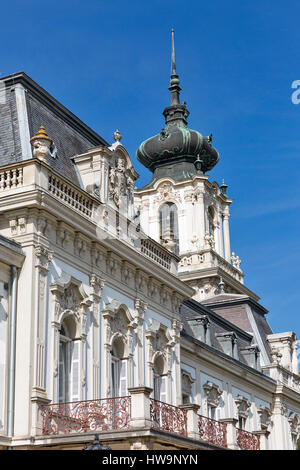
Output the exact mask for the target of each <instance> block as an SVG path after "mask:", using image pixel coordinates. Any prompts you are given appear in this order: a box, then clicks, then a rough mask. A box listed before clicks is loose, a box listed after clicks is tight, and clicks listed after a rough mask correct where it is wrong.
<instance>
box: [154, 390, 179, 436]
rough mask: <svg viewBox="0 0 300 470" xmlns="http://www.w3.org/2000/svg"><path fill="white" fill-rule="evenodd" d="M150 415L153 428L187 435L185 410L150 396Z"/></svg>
mask: <svg viewBox="0 0 300 470" xmlns="http://www.w3.org/2000/svg"><path fill="white" fill-rule="evenodd" d="M150 416H151V422H152V425H153V426H154V427H155V428H157V429H161V430H162V431H168V432H172V433H174V434H180V435H181V436H185V437H186V436H187V410H184V409H181V408H179V407H177V406H173V405H170V404H168V403H163V402H161V401H158V400H154V399H153V398H150Z"/></svg>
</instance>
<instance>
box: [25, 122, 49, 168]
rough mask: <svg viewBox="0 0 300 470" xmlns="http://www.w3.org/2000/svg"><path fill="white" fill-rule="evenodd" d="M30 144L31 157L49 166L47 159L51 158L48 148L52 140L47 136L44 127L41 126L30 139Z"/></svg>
mask: <svg viewBox="0 0 300 470" xmlns="http://www.w3.org/2000/svg"><path fill="white" fill-rule="evenodd" d="M30 142H31V144H32V146H33V155H34V156H35V157H36V158H38V159H39V160H41V161H43V162H45V163H48V164H49V161H48V157H49V156H51V152H50V147H51V145H52V144H53V140H52V139H51V138H50V137H49V136H48V135H47V133H46V130H45V128H44V126H41V127H40V128H39V130H38V131H37V133H36V134H35V135H34V136H33V137H31V139H30Z"/></svg>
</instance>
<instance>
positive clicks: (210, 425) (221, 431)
mask: <svg viewBox="0 0 300 470" xmlns="http://www.w3.org/2000/svg"><path fill="white" fill-rule="evenodd" d="M198 428H199V437H200V439H201V440H202V441H204V442H208V443H210V444H214V445H216V446H220V447H227V425H226V423H221V422H219V421H216V420H214V419H210V418H207V417H206V416H201V415H199V416H198Z"/></svg>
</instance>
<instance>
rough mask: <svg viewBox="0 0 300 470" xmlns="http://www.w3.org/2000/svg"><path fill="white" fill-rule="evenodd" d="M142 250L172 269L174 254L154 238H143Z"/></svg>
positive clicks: (149, 256)
mask: <svg viewBox="0 0 300 470" xmlns="http://www.w3.org/2000/svg"><path fill="white" fill-rule="evenodd" d="M141 252H142V253H144V254H145V255H146V256H147V257H148V258H151V259H152V260H154V261H156V262H157V263H159V264H160V265H162V266H163V267H164V268H166V269H168V270H170V267H171V257H172V255H171V254H170V253H168V251H167V250H165V249H164V248H163V247H162V246H160V245H159V244H158V243H157V242H155V241H154V240H152V239H149V238H142V239H141Z"/></svg>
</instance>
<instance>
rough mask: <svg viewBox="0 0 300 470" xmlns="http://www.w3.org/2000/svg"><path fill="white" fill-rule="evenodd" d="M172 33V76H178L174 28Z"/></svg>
mask: <svg viewBox="0 0 300 470" xmlns="http://www.w3.org/2000/svg"><path fill="white" fill-rule="evenodd" d="M171 32H172V75H176V61H175V45H174V29H173V28H172V30H171Z"/></svg>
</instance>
